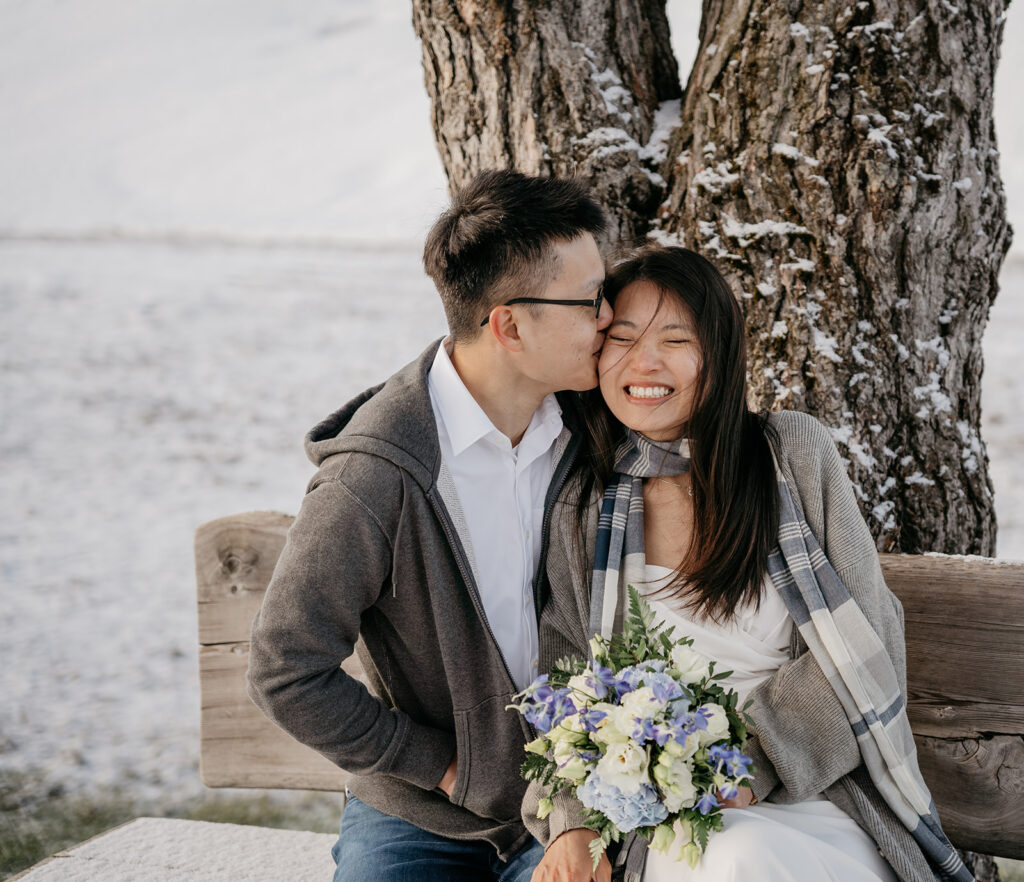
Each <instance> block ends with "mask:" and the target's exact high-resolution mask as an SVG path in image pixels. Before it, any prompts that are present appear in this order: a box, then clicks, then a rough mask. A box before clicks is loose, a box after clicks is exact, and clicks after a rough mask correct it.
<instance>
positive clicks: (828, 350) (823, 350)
mask: <svg viewBox="0 0 1024 882" xmlns="http://www.w3.org/2000/svg"><path fill="white" fill-rule="evenodd" d="M811 331H812V335H813V336H812V341H813V345H814V349H815V351H816V352H818V353H820V354H821V355H823V356H825V358H827V359H828V360H829V361H831V362H835V363H837V364H838V363H840V362H842V359H841V358H840V357H839V354H838V353H837V352H836V346H838V345H839V344H838V343H837V341H836V338H835V337H832V336H830V335H828V334H826V333H825V332H824V331H822V330H820V329H819V328H812V329H811Z"/></svg>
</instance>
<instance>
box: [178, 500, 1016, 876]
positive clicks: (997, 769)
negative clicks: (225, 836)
mask: <svg viewBox="0 0 1024 882" xmlns="http://www.w3.org/2000/svg"><path fill="white" fill-rule="evenodd" d="M291 522H292V518H291V517H290V516H288V515H283V514H277V513H273V512H250V513H247V514H240V515H235V516H232V517H226V518H220V519H219V520H215V521H211V522H210V523H207V524H204V525H202V526H201V527H199V529H198V530H197V531H196V546H195V548H196V583H197V587H198V601H199V644H200V646H199V668H200V673H199V677H200V687H201V695H202V716H201V760H200V764H201V765H200V768H201V774H202V778H203V781H204V782H205V783H206V784H207V786H209V787H270V788H298V789H306V790H341V789H343V787H344V784H345V779H346V774H345V772H343V771H342V770H341V769H339V768H337V767H336V766H334V765H333V764H331V763H330V762H328V761H327V760H326V759H324V758H323V757H321V756H320V755H319V754H317V753H316V752H314V751H313V750H311V749H310V748H307V747H305V746H303V745H301V744H299V743H298V742H297V741H295V740H294V739H292V738H291V737H290V736H289V735H287V734H286V733H284V732H283V731H282V730H280V729H278V728H277V727H276V726H275V725H274V724H273V723H271V722H270V721H269V720H267V719H266V718H265V717H264V716H263V714H262V713H260V711H259V710H258V709H257V708H256V707H255V706H254V705H253V704H252V702H251V701H250V700H249V698H248V695H247V694H246V688H245V670H246V664H247V656H248V651H249V626H250V624H251V622H252V619H253V616H254V615H255V614H256V611H257V610H258V609H259V606H260V602H261V601H262V599H263V592H264V591H265V590H266V587H267V583H268V582H269V581H270V576H271V574H272V572H273V569H274V564H275V563H276V561H277V558H278V556H279V555H280V553H281V549H282V548H283V546H284V540H285V533H286V532H287V530H288V527H289V525H290V524H291ZM881 561H882V569H883V571H884V573H885V578H886V581H887V583H888V585H889V587H890V588H891V589H892V590H893V591H894V592H895V593H896V594H897V595H898V596H899V598H900V600H901V601H902V602H903V607H904V610H905V612H906V636H907V679H908V692H909V702H908V709H909V715H910V722H911V725H912V727H913V729H914V734H915V738H916V740H917V747H918V758H919V761H920V765H921V771H922V773H923V774H924V777H925V779H926V781H927V782H928V785H929V787H930V788H931V791H932V794H933V796H934V797H935V802H936V804H937V806H938V809H939V814H940V817H941V818H942V822H943V826H944V828H945V830H946V833H947V834H948V835H949V837H950V839H951V840H952V841H953V843H954V844H955V845H957V846H958V847H960V848H962V849H965V850H968V851H974V852H980V853H983V854H991V855H997V856H1001V857H1008V858H1018V859H1019V858H1024V563H1021V562H1010V561H997V560H990V559H987V558H974V557H952V556H946V555H938V554H934V555H933V554H927V555H892V554H888V555H886V554H884V555H882V556H881ZM350 664H351V667H350ZM343 667H345V669H346V670H349V671H350V672H351V673H353V674H355V675H356V676H358V675H359V673H360V672H359V669H358V666H357V665H356V663H355V659H354V657H353V658H352V659H350V660H349V661H348V662H346V663H345V665H343Z"/></svg>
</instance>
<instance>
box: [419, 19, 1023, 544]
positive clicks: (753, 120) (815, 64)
mask: <svg viewBox="0 0 1024 882" xmlns="http://www.w3.org/2000/svg"><path fill="white" fill-rule="evenodd" d="M1004 10H1005V3H1004V2H1002V0H983V2H977V3H971V4H967V3H961V4H960V5H959V6H954V5H953V4H952V3H951V2H949V0H914V2H907V0H904V2H900V3H897V2H894V0H891V2H888V3H886V2H861V3H856V4H852V5H851V4H849V3H846V2H842V3H840V2H837V0H828V2H820V3H813V4H811V3H807V4H804V3H802V2H799V0H789V2H785V3H773V2H768V0H738V2H725V0H705V4H704V17H703V21H702V25H701V41H700V49H699V51H698V54H697V62H696V65H695V67H694V70H693V72H692V74H691V77H690V82H689V84H688V87H687V90H686V94H685V97H684V103H683V110H682V115H681V119H682V125H681V126H680V127H679V128H678V129H677V131H676V133H675V135H674V136H673V137H672V139H671V142H670V144H669V145H668V146H669V149H668V150H667V151H666V144H665V139H666V135H667V132H668V130H669V127H670V125H671V123H672V122H673V117H675V119H674V122H676V123H678V122H679V114H678V112H677V110H676V105H675V103H674V102H673V101H672V100H671V99H673V98H675V97H676V96H677V95H678V93H679V85H678V78H677V75H676V66H675V61H674V59H673V57H672V54H671V49H670V47H669V38H668V25H667V22H666V19H665V13H664V3H663V2H659V0H619V2H615V0H590V2H585V3H578V2H574V0H557V2H552V3H545V4H534V3H530V2H527V0H512V2H508V0H413V22H414V25H415V27H416V31H417V33H418V34H419V35H420V37H421V39H422V43H423V63H424V71H425V76H426V83H427V89H428V92H429V93H430V96H431V100H432V103H433V117H434V131H435V136H436V140H437V144H438V149H439V151H440V153H441V158H442V161H443V163H444V166H445V169H446V171H447V173H448V179H449V183H450V186H451V187H452V188H455V187H458V186H460V185H461V184H463V183H464V182H465V181H466V180H468V179H469V178H470V177H472V175H474V174H475V173H476V172H478V171H479V170H481V169H484V168H494V167H506V166H512V167H515V168H518V169H520V170H522V171H526V172H530V173H535V174H557V175H563V174H580V175H583V176H586V177H588V178H589V179H591V181H592V182H593V184H594V187H595V191H596V193H597V195H598V196H599V197H600V198H601V199H602V200H603V202H604V204H605V206H606V207H607V208H608V209H609V211H610V213H611V215H612V217H613V218H614V219H615V221H616V224H617V228H616V229H615V231H614V232H615V234H616V236H617V237H618V238H619V240H620V241H625V242H627V243H628V242H631V241H635V240H636V239H638V238H641V237H643V235H644V234H647V235H651V236H654V237H656V238H659V239H661V240H662V241H666V242H681V243H683V244H686V245H688V246H689V247H692V248H694V249H695V250H698V251H700V252H702V253H704V254H706V255H707V256H709V257H711V258H712V259H713V260H715V262H716V263H717V264H718V266H719V267H720V268H721V269H722V270H723V272H724V273H725V274H726V276H727V278H728V279H729V280H730V282H731V283H732V285H733V286H734V289H735V290H736V291H737V293H738V294H739V295H740V296H742V299H743V305H744V308H745V313H746V316H747V323H748V330H749V339H750V344H751V381H752V390H753V395H754V398H755V403H756V404H757V405H758V406H760V407H764V408H772V407H787V408H795V409H799V410H806V411H809V412H810V413H813V414H814V415H816V416H817V417H818V418H820V419H821V420H822V422H824V423H825V424H826V425H827V426H829V427H830V428H831V430H832V433H833V437H834V438H835V440H836V443H837V445H838V446H839V449H840V452H841V453H843V455H844V456H845V457H846V459H847V461H848V462H849V468H850V476H851V478H852V479H853V482H854V486H855V488H856V491H857V494H858V496H859V499H860V502H861V506H862V509H863V511H864V515H865V517H866V519H867V521H868V524H869V525H870V527H871V529H872V531H873V532H874V535H875V536H876V539H877V542H878V547H879V548H880V549H883V550H887V551H900V550H902V551H908V552H916V551H929V550H931V551H943V552H947V553H976V554H987V555H991V554H992V553H993V552H994V548H995V517H994V509H993V504H992V487H991V484H990V482H989V479H988V469H987V458H986V455H985V449H984V445H983V444H982V442H981V438H980V435H979V421H980V379H981V367H982V357H981V337H982V332H983V330H984V327H985V322H986V320H987V317H988V310H989V307H990V305H991V303H992V300H993V298H994V297H995V294H996V290H997V282H996V278H997V274H998V270H999V266H1000V264H1001V262H1002V259H1003V256H1004V254H1005V252H1006V249H1007V247H1008V245H1009V230H1008V227H1007V224H1006V220H1005V211H1004V197H1003V189H1002V184H1001V181H1000V178H999V172H998V153H997V151H996V149H995V135H994V130H993V123H992V91H993V88H992V87H993V77H994V72H995V65H996V61H997V59H998V52H999V41H1000V38H1001V36H1002V24H1003V15H1004ZM666 156H667V157H668V158H667V160H666V159H665V157H666ZM666 194H667V198H666ZM659 206H660V207H659Z"/></svg>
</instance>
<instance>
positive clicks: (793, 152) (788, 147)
mask: <svg viewBox="0 0 1024 882" xmlns="http://www.w3.org/2000/svg"><path fill="white" fill-rule="evenodd" d="M772 155H774V156H785V157H786V158H787V159H792V160H796V161H799V162H804V163H806V164H807V165H809V166H811V167H812V168H814V167H817V166H819V165H821V163H820V162H819V161H818V160H817V159H815V158H814V157H813V156H807V155H806V154H804V153H801V152H800V151H799V150H797V148H796V147H794V146H793V145H792V144H772Z"/></svg>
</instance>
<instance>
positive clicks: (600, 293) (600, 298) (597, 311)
mask: <svg viewBox="0 0 1024 882" xmlns="http://www.w3.org/2000/svg"><path fill="white" fill-rule="evenodd" d="M516 303H552V304H554V305H555V306H592V307H594V318H595V319H596V318H598V317H599V316H600V315H601V304H602V303H604V285H603V284H602V285H601V287H600V288H598V290H597V297H595V298H594V299H593V300H545V299H544V298H543V297H515V298H513V299H512V300H506V301H505V302H504V303H502V304H501V305H502V306H512V305H514V304H516ZM490 320H491V316H490V314H489V313H488V315H487V316H486V317H485V318H484V320H483V321H482V322H480V327H481V328H482V327H483V326H484V325H486V324H487V323H488V322H489V321H490Z"/></svg>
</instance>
